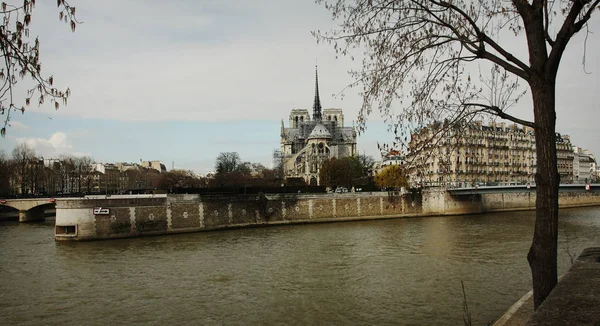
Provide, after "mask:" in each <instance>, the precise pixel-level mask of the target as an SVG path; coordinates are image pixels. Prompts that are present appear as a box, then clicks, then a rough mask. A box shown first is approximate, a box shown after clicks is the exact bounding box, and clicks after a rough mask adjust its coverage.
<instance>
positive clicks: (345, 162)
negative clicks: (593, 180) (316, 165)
mask: <svg viewBox="0 0 600 326" xmlns="http://www.w3.org/2000/svg"><path fill="white" fill-rule="evenodd" d="M362 176H363V167H362V166H361V164H360V161H359V160H358V159H357V158H356V157H344V158H341V159H337V158H331V159H328V160H325V161H323V163H322V164H321V167H320V169H319V182H320V184H321V185H324V186H328V187H331V188H336V187H338V186H341V187H348V188H350V187H352V185H353V181H354V180H355V179H357V178H360V177H362Z"/></svg>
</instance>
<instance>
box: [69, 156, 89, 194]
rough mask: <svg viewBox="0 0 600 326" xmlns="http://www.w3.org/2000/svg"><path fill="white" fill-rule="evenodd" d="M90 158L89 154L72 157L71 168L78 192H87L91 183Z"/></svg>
mask: <svg viewBox="0 0 600 326" xmlns="http://www.w3.org/2000/svg"><path fill="white" fill-rule="evenodd" d="M92 162H93V160H92V158H91V157H89V156H80V157H75V158H73V168H74V173H75V178H76V180H77V188H78V189H79V192H89V191H90V189H89V188H90V185H91V179H90V176H91V173H92V168H93V167H92Z"/></svg>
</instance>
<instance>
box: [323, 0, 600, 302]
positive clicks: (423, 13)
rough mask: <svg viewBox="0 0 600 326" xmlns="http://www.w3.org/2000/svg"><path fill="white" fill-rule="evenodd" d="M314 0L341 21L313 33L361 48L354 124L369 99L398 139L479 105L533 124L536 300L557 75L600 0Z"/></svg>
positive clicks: (541, 286) (475, 111)
mask: <svg viewBox="0 0 600 326" xmlns="http://www.w3.org/2000/svg"><path fill="white" fill-rule="evenodd" d="M317 2H318V3H322V4H324V5H325V7H326V8H327V9H328V10H330V11H331V13H332V16H333V19H334V20H336V21H338V22H339V26H340V28H339V29H337V30H334V31H331V32H328V33H324V34H323V33H320V32H319V31H317V32H315V35H316V37H317V40H319V41H327V42H330V43H332V44H333V46H334V47H335V49H336V50H337V51H338V53H340V54H341V55H352V49H357V48H361V49H364V59H363V62H362V63H363V64H362V66H363V68H362V70H360V71H355V72H353V75H354V77H355V79H356V83H354V84H352V85H351V86H356V85H362V96H363V105H362V110H361V112H360V116H359V122H360V126H359V128H364V123H365V121H366V118H367V116H368V115H369V114H370V113H371V110H372V107H375V108H377V109H378V110H379V111H380V112H381V113H382V115H383V116H384V117H385V118H386V119H387V121H388V122H389V123H390V126H391V128H392V129H393V130H394V131H395V132H396V136H397V139H396V141H398V142H406V141H407V138H408V135H410V134H411V133H412V132H413V131H414V130H415V129H417V128H420V127H423V126H425V125H426V124H427V123H430V122H432V121H434V120H438V121H444V120H447V121H449V124H450V125H452V124H454V123H456V122H460V121H464V120H465V119H469V118H473V116H475V115H479V114H482V113H488V114H491V115H494V116H497V117H500V118H502V119H507V120H510V121H513V122H516V123H519V124H522V125H526V126H530V127H533V128H535V139H536V151H537V173H536V177H535V179H536V183H537V188H536V189H537V190H536V191H537V200H536V223H535V231H534V237H533V242H532V245H531V248H530V250H529V254H528V256H527V258H528V261H529V265H530V267H531V272H532V278H533V289H534V305H535V307H536V308H537V307H538V306H539V305H540V304H541V303H542V302H543V301H544V300H545V298H546V297H547V296H548V294H549V293H550V291H551V290H552V289H553V288H554V286H555V285H556V283H557V237H558V232H557V230H558V186H559V182H560V180H559V174H558V169H557V161H556V144H555V124H556V109H555V94H556V76H557V72H558V67H559V65H560V62H561V58H562V55H563V53H564V51H565V49H566V48H567V45H568V43H569V41H570V40H571V38H572V37H573V36H574V35H575V34H576V33H578V32H580V31H581V30H582V29H583V30H584V31H588V29H587V28H588V25H587V23H588V21H589V19H590V17H591V15H592V13H593V12H594V10H596V8H597V7H598V4H599V3H600V0H574V1H560V0H559V1H546V0H528V1H524V0H511V1H497V0H481V1H466V0H452V1H444V0H406V1H387V0H354V1H350V0H349V1H344V0H331V1H328V0H317ZM506 33H508V34H511V35H509V37H506V36H507V35H506ZM588 33H589V31H588ZM501 34H503V36H504V37H503V40H504V41H506V40H507V39H510V42H512V43H514V42H519V41H523V44H524V46H525V47H526V48H527V49H528V58H525V59H521V58H519V57H518V56H517V55H515V54H513V53H511V52H510V51H511V50H510V48H509V45H508V43H507V42H501V41H500V38H501V37H500V36H501ZM586 37H587V36H586ZM584 59H585V58H584ZM472 63H476V65H475V67H477V63H479V64H483V63H487V64H489V65H490V67H491V73H490V74H489V75H488V74H486V73H484V72H482V71H480V72H479V73H476V72H474V71H476V69H471V70H467V69H466V68H467V67H473V64H472ZM485 70H486V69H483V71H485ZM476 75H479V76H480V77H479V78H474V77H475V76H476ZM476 79H479V80H480V82H479V83H477V82H475V80H476ZM519 81H524V82H525V83H526V84H527V86H528V90H529V91H530V92H531V97H532V102H533V115H534V121H526V120H524V119H521V118H519V117H517V116H515V115H511V114H509V113H507V109H508V108H509V107H511V106H512V105H514V103H515V102H516V101H518V100H519V99H520V98H521V97H522V95H523V94H524V93H523V92H522V90H523V88H520V87H519V83H518V82H519ZM392 108H393V109H392ZM359 130H362V129H359Z"/></svg>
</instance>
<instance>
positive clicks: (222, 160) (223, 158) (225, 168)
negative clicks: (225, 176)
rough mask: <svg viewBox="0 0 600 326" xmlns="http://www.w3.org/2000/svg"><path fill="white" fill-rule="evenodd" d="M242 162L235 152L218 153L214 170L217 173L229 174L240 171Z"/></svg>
mask: <svg viewBox="0 0 600 326" xmlns="http://www.w3.org/2000/svg"><path fill="white" fill-rule="evenodd" d="M241 165H242V160H241V159H240V155H239V154H238V153H237V152H225V153H220V154H219V156H218V157H217V162H216V166H215V169H216V170H217V173H231V172H236V171H238V170H239V169H240V167H241Z"/></svg>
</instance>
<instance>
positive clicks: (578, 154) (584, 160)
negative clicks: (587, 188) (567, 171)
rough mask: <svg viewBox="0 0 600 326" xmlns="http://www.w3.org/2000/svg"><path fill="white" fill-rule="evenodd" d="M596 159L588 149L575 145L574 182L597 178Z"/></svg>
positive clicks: (589, 180)
mask: <svg viewBox="0 0 600 326" xmlns="http://www.w3.org/2000/svg"><path fill="white" fill-rule="evenodd" d="M595 172H596V159H595V158H594V155H593V154H592V153H590V151H588V150H587V149H582V148H581V147H577V146H573V182H574V183H585V182H591V181H592V180H596V173H595Z"/></svg>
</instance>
